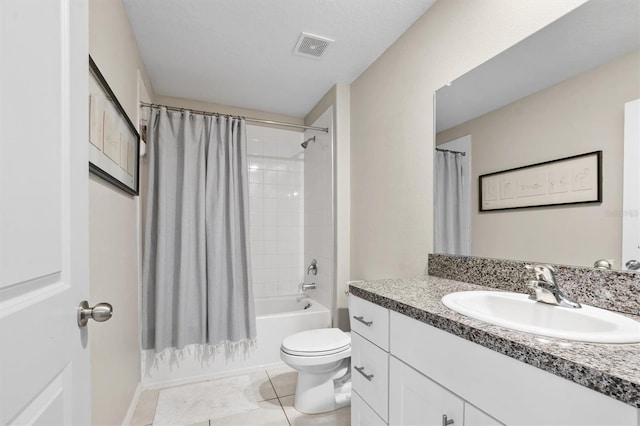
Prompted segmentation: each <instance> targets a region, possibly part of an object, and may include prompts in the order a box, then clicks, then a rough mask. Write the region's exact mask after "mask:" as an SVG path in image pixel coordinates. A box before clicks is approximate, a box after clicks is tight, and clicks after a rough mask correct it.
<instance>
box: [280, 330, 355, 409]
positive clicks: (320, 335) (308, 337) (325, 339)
mask: <svg viewBox="0 0 640 426" xmlns="http://www.w3.org/2000/svg"><path fill="white" fill-rule="evenodd" d="M280 359H282V361H284V362H285V363H286V364H287V365H289V366H290V367H292V368H294V369H295V370H297V371H298V384H297V386H296V395H295V400H294V403H293V405H294V407H295V408H296V409H297V410H298V411H300V412H302V413H306V414H316V413H323V412H326V411H333V410H337V409H338V408H341V407H345V406H347V405H350V404H351V372H350V370H351V369H350V366H351V334H350V333H345V332H344V331H342V330H340V329H339V328H321V329H316V330H308V331H303V332H301V333H296V334H293V335H291V336H289V337H287V338H285V339H284V340H283V341H282V346H281V347H280Z"/></svg>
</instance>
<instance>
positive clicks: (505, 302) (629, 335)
mask: <svg viewBox="0 0 640 426" xmlns="http://www.w3.org/2000/svg"><path fill="white" fill-rule="evenodd" d="M442 303H444V304H445V306H447V307H448V308H450V309H453V310H454V311H456V312H459V313H461V314H463V315H466V316H468V317H471V318H475V319H478V320H481V321H485V322H488V323H490V324H495V325H499V326H502V327H506V328H511V329H513V330H518V331H524V332H526V333H533V334H538V335H542V336H549V337H557V338H561V339H567V340H575V341H580V342H591V343H640V322H638V321H634V320H632V319H630V318H627V317H625V316H622V315H619V314H616V313H614V312H611V311H607V310H604V309H599V308H594V307H593V306H586V305H582V308H579V309H573V308H564V307H560V306H553V305H548V304H546V303H541V302H534V301H533V300H529V298H528V295H526V294H520V293H507V292H495V291H462V292H458V293H451V294H447V295H446V296H444V297H443V298H442Z"/></svg>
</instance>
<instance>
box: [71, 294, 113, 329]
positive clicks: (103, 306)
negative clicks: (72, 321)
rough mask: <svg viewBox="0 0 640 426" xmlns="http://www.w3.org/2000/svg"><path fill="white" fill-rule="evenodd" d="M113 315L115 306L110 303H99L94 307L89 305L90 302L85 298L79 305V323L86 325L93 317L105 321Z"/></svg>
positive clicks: (95, 319) (81, 325) (82, 325)
mask: <svg viewBox="0 0 640 426" xmlns="http://www.w3.org/2000/svg"><path fill="white" fill-rule="evenodd" d="M112 315H113V306H111V304H110V303H104V302H103V303H98V304H97V305H96V306H94V307H93V308H91V307H89V302H87V301H86V300H83V301H82V302H80V306H78V325H79V326H80V327H85V326H86V325H87V323H88V322H89V319H92V320H94V321H97V322H104V321H106V320H108V319H109V318H111V316H112Z"/></svg>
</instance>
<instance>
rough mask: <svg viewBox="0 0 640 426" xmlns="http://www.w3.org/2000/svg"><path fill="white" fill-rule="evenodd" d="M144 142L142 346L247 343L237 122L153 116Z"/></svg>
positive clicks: (244, 215)
mask: <svg viewBox="0 0 640 426" xmlns="http://www.w3.org/2000/svg"><path fill="white" fill-rule="evenodd" d="M147 133H148V141H147V156H148V164H149V169H148V190H147V197H146V223H145V236H144V242H145V245H144V255H143V279H142V316H143V318H142V319H143V321H142V346H143V348H144V349H154V350H155V351H156V353H160V352H161V351H163V350H165V349H167V348H176V349H182V348H184V347H185V346H187V345H192V344H204V345H212V346H215V345H220V344H223V343H224V344H225V345H229V343H230V342H231V343H232V342H245V341H251V340H252V339H254V338H255V336H256V323H255V313H254V302H253V292H252V286H251V265H250V257H249V213H248V212H249V205H248V176H247V173H248V172H247V156H246V130H245V121H244V120H242V119H237V118H231V117H224V116H220V117H215V116H204V115H199V114H191V113H190V112H189V111H184V112H176V111H168V110H167V109H166V108H164V107H159V108H156V107H154V108H152V109H151V114H150V118H149V124H148V130H147ZM232 346H237V345H232ZM245 346H246V345H245Z"/></svg>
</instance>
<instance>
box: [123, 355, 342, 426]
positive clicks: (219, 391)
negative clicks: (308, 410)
mask: <svg viewBox="0 0 640 426" xmlns="http://www.w3.org/2000/svg"><path fill="white" fill-rule="evenodd" d="M297 377H298V374H297V373H296V371H295V370H293V369H291V368H289V367H287V366H285V365H283V366H282V367H276V368H272V369H268V370H266V371H260V372H256V373H250V374H243V375H238V376H233V377H224V378H221V379H213V380H208V381H203V382H197V383H191V384H188V385H181V386H173V387H168V388H163V389H157V390H148V391H144V392H143V393H142V395H141V396H140V400H139V401H138V406H137V407H136V411H135V413H134V415H133V419H132V422H131V426H147V425H157V426H162V425H184V426H217V425H238V426H239V425H247V426H259V425H273V426H280V425H282V426H298V425H299V426H304V425H314V426H315V425H331V426H349V425H350V424H351V407H345V408H341V409H340V410H336V411H333V412H330V413H324V414H313V415H308V414H302V413H300V412H298V411H297V410H296V409H295V408H293V395H294V393H295V388H296V380H297Z"/></svg>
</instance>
